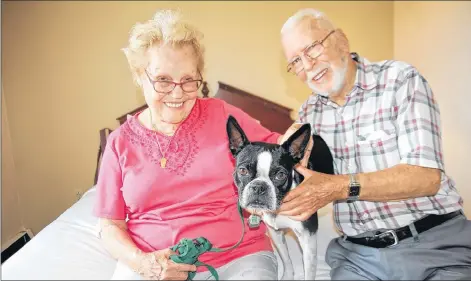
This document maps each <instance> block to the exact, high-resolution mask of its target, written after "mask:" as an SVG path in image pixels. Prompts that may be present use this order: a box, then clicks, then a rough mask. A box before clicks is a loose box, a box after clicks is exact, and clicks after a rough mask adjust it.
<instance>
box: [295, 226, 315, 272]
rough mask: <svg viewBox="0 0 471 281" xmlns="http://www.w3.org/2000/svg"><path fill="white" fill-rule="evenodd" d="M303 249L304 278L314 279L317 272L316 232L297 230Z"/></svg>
mask: <svg viewBox="0 0 471 281" xmlns="http://www.w3.org/2000/svg"><path fill="white" fill-rule="evenodd" d="M297 234H298V239H299V242H300V243H301V248H302V250H303V264H304V280H315V279H316V272H317V234H316V233H309V232H308V231H303V232H298V233H297Z"/></svg>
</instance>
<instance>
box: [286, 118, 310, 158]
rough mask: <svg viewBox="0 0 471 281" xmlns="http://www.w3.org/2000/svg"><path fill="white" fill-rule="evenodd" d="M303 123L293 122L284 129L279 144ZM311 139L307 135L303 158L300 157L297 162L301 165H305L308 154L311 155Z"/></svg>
mask: <svg viewBox="0 0 471 281" xmlns="http://www.w3.org/2000/svg"><path fill="white" fill-rule="evenodd" d="M302 125H303V124H302V123H294V124H293V125H291V126H290V127H289V128H288V130H286V132H285V134H284V135H283V136H281V138H280V139H279V144H283V143H284V142H285V141H287V140H288V138H289V137H290V136H291V135H292V134H294V133H295V132H296V131H297V130H298V129H299V128H301V126H302ZM313 144H314V143H313V140H312V136H310V137H309V142H308V144H307V146H306V150H305V151H304V157H303V159H301V161H300V162H299V164H301V165H302V166H303V167H307V164H308V161H309V156H310V155H311V150H312V146H313Z"/></svg>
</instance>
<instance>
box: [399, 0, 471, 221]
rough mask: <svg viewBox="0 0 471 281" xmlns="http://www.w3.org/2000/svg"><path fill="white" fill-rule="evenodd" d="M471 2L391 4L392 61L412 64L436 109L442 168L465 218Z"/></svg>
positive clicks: (470, 206) (470, 146)
mask: <svg viewBox="0 0 471 281" xmlns="http://www.w3.org/2000/svg"><path fill="white" fill-rule="evenodd" d="M470 27H471V2H465V1H464V2H448V1H446V2H422V1H420V2H409V1H398V2H395V3H394V57H395V58H396V59H399V60H403V61H407V62H409V63H411V64H413V65H415V66H416V67H417V68H418V69H419V70H420V71H421V72H422V74H423V75H424V76H425V78H426V79H427V80H428V81H429V83H430V84H431V87H432V90H433V91H434V94H435V97H436V99H437V101H438V103H439V106H440V110H441V120H442V132H443V149H444V155H445V167H446V169H447V171H448V173H449V174H450V175H451V176H452V177H453V178H454V179H455V181H456V185H457V187H458V190H459V191H460V192H461V194H462V195H463V197H464V200H465V210H466V213H467V214H469V215H471V188H470V184H469V182H470V181H471V176H470V169H469V168H468V167H469V157H470V156H471V142H470V139H471V125H470V124H471V113H469V105H470V104H471V93H470V88H469V81H470V74H471V52H470V50H471V31H470Z"/></svg>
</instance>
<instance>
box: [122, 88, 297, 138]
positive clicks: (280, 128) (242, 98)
mask: <svg viewBox="0 0 471 281" xmlns="http://www.w3.org/2000/svg"><path fill="white" fill-rule="evenodd" d="M218 84H219V88H218V91H217V93H216V94H215V95H214V97H215V98H219V99H222V100H224V101H226V102H227V103H230V104H232V105H234V106H236V107H238V108H240V109H242V110H243V111H245V112H246V113H247V114H249V115H250V116H252V117H253V118H255V119H257V120H258V121H260V123H261V124H262V125H263V126H265V127H266V128H267V129H269V130H271V131H275V132H278V133H284V132H285V131H286V129H288V127H289V126H290V125H291V124H292V123H293V119H291V109H290V108H287V107H285V106H282V105H279V104H277V103H274V102H271V101H268V100H266V99H264V98H261V97H258V96H256V95H254V94H251V93H248V92H246V91H243V90H241V89H238V88H236V87H234V86H231V85H228V84H225V83H223V82H218ZM202 92H203V97H208V93H209V90H208V88H207V84H206V82H205V83H204V85H203V91H202ZM146 107H147V105H142V106H140V107H138V108H136V109H134V110H132V111H130V112H127V113H126V114H123V115H121V116H119V117H118V118H116V120H118V122H119V124H120V125H121V124H123V123H124V122H126V119H127V116H128V115H133V114H135V113H137V112H139V111H141V110H143V109H145V108H146Z"/></svg>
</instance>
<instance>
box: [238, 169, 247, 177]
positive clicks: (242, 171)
mask: <svg viewBox="0 0 471 281" xmlns="http://www.w3.org/2000/svg"><path fill="white" fill-rule="evenodd" d="M248 173H249V171H248V170H247V169H246V168H239V174H240V175H242V176H245V175H247V174H248Z"/></svg>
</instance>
